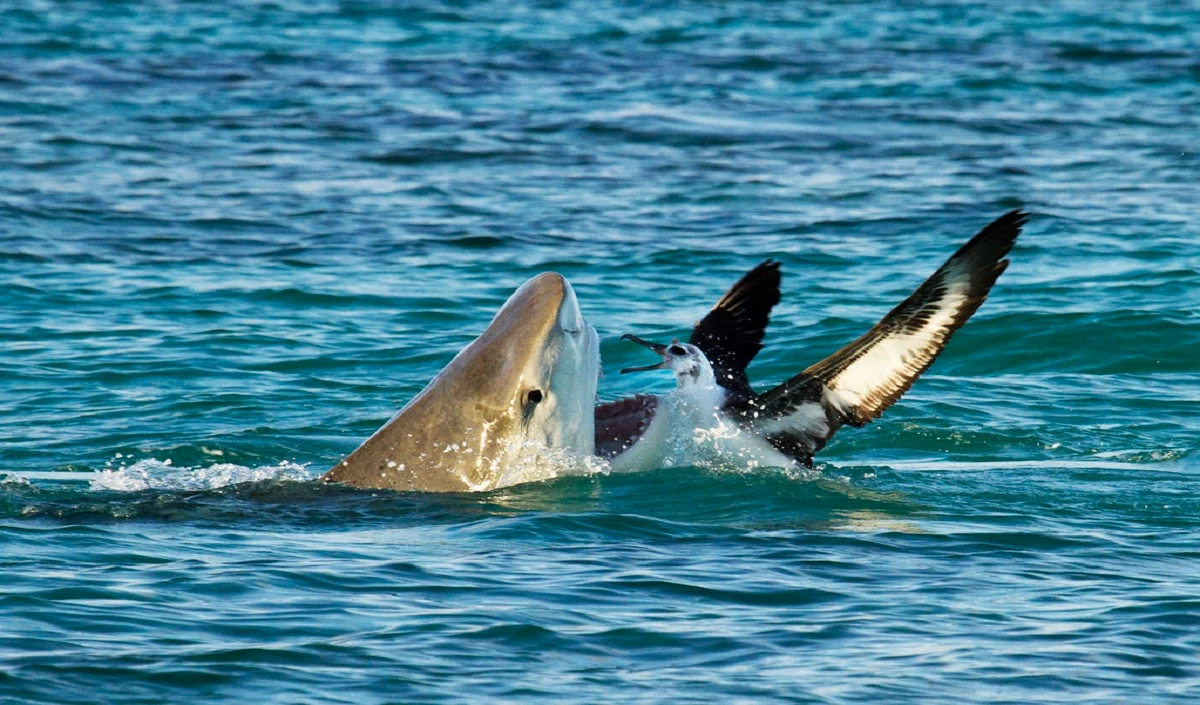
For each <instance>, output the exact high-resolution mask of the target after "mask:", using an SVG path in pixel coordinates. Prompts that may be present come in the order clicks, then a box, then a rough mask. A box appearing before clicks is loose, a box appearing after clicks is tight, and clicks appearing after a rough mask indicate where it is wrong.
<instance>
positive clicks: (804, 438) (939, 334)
mask: <svg viewBox="0 0 1200 705" xmlns="http://www.w3.org/2000/svg"><path fill="white" fill-rule="evenodd" d="M1028 218H1029V216H1028V215H1027V214H1025V213H1024V212H1022V211H1019V210H1014V211H1012V212H1010V213H1007V214H1005V215H1003V216H1001V217H1000V218H998V219H996V220H995V221H993V222H992V223H991V224H990V225H988V226H987V227H985V228H984V229H983V230H982V231H980V232H979V234H978V235H976V236H975V237H973V238H971V240H970V241H969V242H968V243H967V244H965V245H963V246H962V247H961V248H960V249H959V250H958V252H955V253H954V255H953V256H952V257H950V259H948V260H947V261H946V263H945V264H943V265H942V267H941V268H940V269H938V270H937V271H936V272H934V273H933V276H931V277H929V279H927V280H926V281H925V283H924V284H922V285H921V286H919V287H917V290H916V291H914V292H913V293H912V295H911V296H909V297H908V298H907V299H905V300H904V301H903V302H902V303H901V304H900V305H899V306H897V307H896V308H894V309H892V311H891V312H890V313H888V315H886V316H884V317H883V320H881V321H880V322H879V323H877V324H875V327H873V328H871V330H869V331H867V332H866V333H865V334H864V335H863V336H861V337H860V338H858V339H857V340H855V341H854V342H852V343H850V344H849V345H847V346H845V347H843V348H842V349H841V350H838V351H837V352H835V353H834V354H832V355H830V356H829V357H827V358H825V359H824V360H821V361H820V362H818V363H817V364H815V365H813V366H811V367H809V368H808V369H806V370H804V371H803V372H801V373H800V374H798V375H796V376H795V377H793V378H792V379H789V380H788V381H786V382H784V383H783V384H781V385H779V386H778V387H776V388H775V389H772V390H771V391H769V392H767V393H765V394H763V395H761V396H759V397H757V398H756V399H755V400H754V401H753V402H752V403H751V404H750V405H749V408H748V410H747V412H744V413H748V414H751V415H753V414H757V417H756V418H757V419H758V421H753V420H752V422H753V423H755V425H757V426H759V427H760V428H761V430H762V431H763V432H764V433H765V434H767V436H768V438H771V439H772V443H774V444H775V446H776V447H777V448H779V450H781V451H783V452H785V453H788V454H789V455H792V457H795V458H797V459H799V460H802V461H804V462H811V458H812V453H815V452H816V451H817V450H819V449H820V448H821V447H822V446H824V445H825V442H826V441H828V440H829V438H830V437H831V436H833V434H834V433H835V432H836V431H837V429H838V428H839V427H840V426H842V425H843V424H845V423H848V424H850V425H852V426H862V425H863V424H865V423H867V422H869V421H872V420H874V419H876V418H878V417H879V415H880V414H882V413H883V412H884V410H885V409H887V408H888V407H889V406H891V405H892V404H893V403H894V402H895V401H896V400H897V399H899V398H900V397H901V395H903V394H904V393H905V392H906V391H908V388H909V387H911V386H912V383H913V382H914V381H916V379H917V378H918V377H920V376H921V374H922V373H923V372H925V370H927V369H929V366H930V365H931V364H933V361H934V360H935V359H936V358H937V356H938V355H939V354H940V353H941V352H942V350H943V349H944V348H945V347H946V343H947V342H948V341H949V340H950V336H951V335H953V334H954V331H956V330H958V329H959V328H960V327H962V325H963V324H964V323H966V322H967V319H968V318H970V317H971V314H973V313H975V311H976V310H977V309H978V308H979V306H980V304H982V303H983V302H984V299H986V298H987V296H988V292H990V291H991V289H992V285H993V284H995V283H996V279H997V277H999V276H1000V274H1001V273H1002V272H1004V270H1005V268H1006V267H1008V260H1006V259H1004V257H1005V256H1006V255H1007V254H1008V253H1009V251H1010V250H1012V247H1013V243H1014V242H1015V241H1016V239H1017V236H1018V235H1019V234H1020V233H1021V226H1023V225H1024V224H1025V222H1026V220H1028ZM805 453H807V455H805Z"/></svg>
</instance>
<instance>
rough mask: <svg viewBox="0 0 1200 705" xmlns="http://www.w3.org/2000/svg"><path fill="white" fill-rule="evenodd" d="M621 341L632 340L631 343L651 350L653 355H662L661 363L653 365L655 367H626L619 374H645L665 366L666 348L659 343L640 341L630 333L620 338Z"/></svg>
mask: <svg viewBox="0 0 1200 705" xmlns="http://www.w3.org/2000/svg"><path fill="white" fill-rule="evenodd" d="M621 340H632V341H633V342H635V343H637V344H638V345H641V346H642V347H645V348H649V349H650V350H653V351H654V352H655V353H658V354H659V355H662V358H663V359H662V362H659V363H658V364H655V365H646V366H645V367H626V368H625V369H623V370H621V374H627V373H629V372H645V371H646V370H661V369H662V368H664V367H666V366H667V346H666V345H661V344H659V343H651V342H650V341H649V340H642V339H641V338H639V337H637V336H636V335H633V334H632V333H626V334H625V335H623V336H621Z"/></svg>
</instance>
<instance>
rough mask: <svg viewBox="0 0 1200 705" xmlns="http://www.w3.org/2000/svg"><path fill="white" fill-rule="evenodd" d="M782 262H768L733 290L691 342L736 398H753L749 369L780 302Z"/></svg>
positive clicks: (718, 382)
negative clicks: (773, 309) (773, 312)
mask: <svg viewBox="0 0 1200 705" xmlns="http://www.w3.org/2000/svg"><path fill="white" fill-rule="evenodd" d="M780 278H781V277H780V274H779V262H776V261H775V260H766V261H764V262H763V263H761V264H759V265H758V266H757V267H755V268H754V269H752V270H750V271H749V272H747V273H746V275H745V276H743V277H742V278H741V279H739V280H738V282H737V283H736V284H734V285H733V286H732V287H730V289H729V291H727V292H725V295H724V296H722V297H721V299H720V300H719V301H717V304H716V305H715V306H713V308H712V310H711V311H709V312H708V315H706V316H705V317H704V318H703V319H702V320H701V321H700V322H699V323H697V324H696V327H695V328H693V329H692V337H691V339H690V340H689V341H688V342H690V343H691V344H692V345H695V346H696V347H698V348H700V350H701V351H703V352H704V356H705V357H707V358H708V361H709V363H710V364H711V365H712V367H713V372H714V373H715V374H716V378H717V384H720V385H721V386H722V387H724V388H725V389H727V390H729V391H730V392H731V393H733V394H734V395H735V396H737V397H745V398H748V397H750V396H752V395H753V392H752V391H751V389H750V381H749V380H748V379H747V378H746V367H747V366H748V365H749V364H750V361H751V360H753V359H754V356H755V355H757V354H758V351H759V350H762V341H763V335H764V334H765V333H766V329H767V322H768V321H769V320H770V316H771V309H772V308H774V306H775V304H777V303H779V281H780Z"/></svg>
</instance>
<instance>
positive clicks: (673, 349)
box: [667, 345, 688, 357]
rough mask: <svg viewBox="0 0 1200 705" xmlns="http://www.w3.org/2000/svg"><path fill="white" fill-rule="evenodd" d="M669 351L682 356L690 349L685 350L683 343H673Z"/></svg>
mask: <svg viewBox="0 0 1200 705" xmlns="http://www.w3.org/2000/svg"><path fill="white" fill-rule="evenodd" d="M667 352H669V353H671V354H672V355H679V356H680V357H682V356H684V355H687V354H688V351H687V350H685V349H684V347H683V346H682V345H672V346H671V347H669V348H667Z"/></svg>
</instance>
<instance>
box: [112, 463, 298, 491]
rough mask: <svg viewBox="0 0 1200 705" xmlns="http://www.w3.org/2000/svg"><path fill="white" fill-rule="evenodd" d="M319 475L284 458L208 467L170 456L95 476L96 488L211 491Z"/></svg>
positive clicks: (219, 464) (217, 464)
mask: <svg viewBox="0 0 1200 705" xmlns="http://www.w3.org/2000/svg"><path fill="white" fill-rule="evenodd" d="M316 476H317V474H316V473H314V472H313V471H311V470H309V469H308V464H307V463H305V464H303V465H300V464H297V463H292V462H287V461H283V462H280V463H279V464H277V465H261V466H259V467H253V468H251V467H246V466H244V465H235V464H233V463H216V464H214V465H209V466H207V467H176V466H175V465H173V464H172V463H171V460H170V459H167V460H158V459H156V458H147V459H145V460H139V461H138V462H136V463H134V464H132V465H129V466H124V465H122V466H121V467H119V468H117V469H115V470H101V471H100V472H98V473H95V474H94V475H93V476H92V479H91V481H90V482H89V486H90V487H91V489H93V490H116V491H118V492H137V491H140V490H148V489H156V490H212V489H217V488H220V487H226V486H228V485H236V484H241V483H243V482H261V481H263V480H295V481H298V482H300V481H305V480H311V479H313V478H315V477H316Z"/></svg>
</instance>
